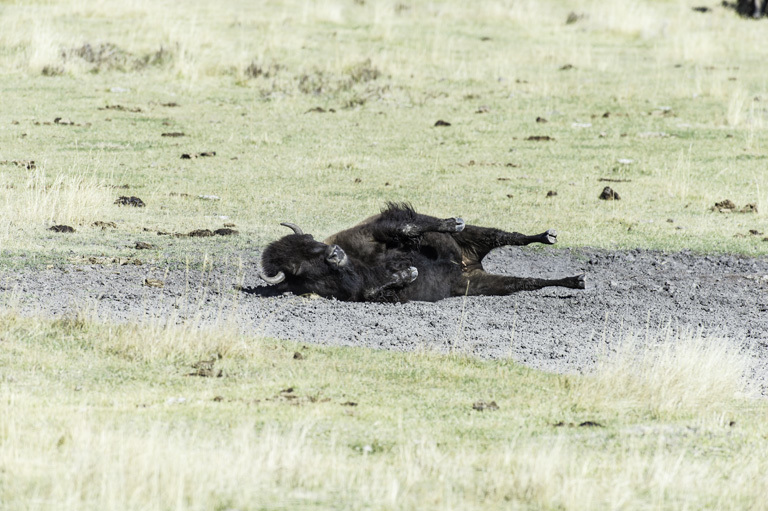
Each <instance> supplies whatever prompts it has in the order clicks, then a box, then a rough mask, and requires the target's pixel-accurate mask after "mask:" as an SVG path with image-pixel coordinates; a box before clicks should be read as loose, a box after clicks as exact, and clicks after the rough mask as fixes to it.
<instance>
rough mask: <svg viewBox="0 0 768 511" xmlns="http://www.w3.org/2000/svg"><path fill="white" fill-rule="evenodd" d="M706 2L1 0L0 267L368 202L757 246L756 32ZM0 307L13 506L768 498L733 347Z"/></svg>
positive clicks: (4, 458) (762, 197)
mask: <svg viewBox="0 0 768 511" xmlns="http://www.w3.org/2000/svg"><path fill="white" fill-rule="evenodd" d="M712 4H713V10H712V11H711V12H708V13H703V14H702V13H698V12H694V11H692V10H691V7H692V6H693V5H698V4H697V3H693V4H692V3H690V2H687V1H682V0H679V1H674V0H669V1H667V0H648V1H643V2H634V3H631V4H629V5H628V4H626V3H621V2H588V1H580V0H579V1H564V2H554V1H544V0H537V1H533V0H521V1H512V0H509V1H500V2H477V3H466V2H459V1H455V0H446V1H440V2H408V1H403V2H388V1H382V2H376V1H373V0H343V1H342V0H338V1H336V0H317V1H311V0H306V1H299V0H296V1H288V2H268V1H263V2H245V1H242V0H240V1H238V0H232V1H226V2H206V1H202V0H199V1H193V2H186V3H178V2H171V1H165V0H155V1H153V2H148V1H143V0H139V1H132V2H117V1H114V0H97V1H87V2H86V1H84V0H61V1H52V0H51V1H43V0H40V1H34V0H31V1H9V0H0V27H2V29H0V264H2V265H4V266H6V267H12V266H14V265H43V264H51V263H56V264H58V263H62V262H71V261H77V260H79V259H80V258H82V257H89V256H98V257H106V258H113V257H139V255H137V252H136V250H135V249H134V248H133V246H134V245H135V242H136V241H149V242H151V243H153V244H156V245H158V246H159V250H158V251H157V252H153V255H151V256H144V255H143V254H142V255H140V257H142V258H146V257H151V258H152V261H151V262H152V263H153V264H158V265H163V264H185V261H188V259H189V257H190V254H192V253H196V254H200V253H205V254H207V255H210V257H211V258H212V259H213V260H215V259H216V258H218V257H226V254H227V253H234V252H237V253H242V252H243V251H245V250H247V249H248V248H249V247H253V246H261V245H263V244H264V243H266V242H268V241H270V240H272V239H274V238H275V237H276V236H278V235H279V234H282V233H283V232H284V228H282V227H280V226H279V225H278V224H279V222H282V221H292V222H295V223H297V224H299V225H301V226H302V227H303V228H304V229H305V230H306V231H308V232H313V233H316V234H317V235H318V237H322V236H324V235H327V234H330V233H332V232H334V231H336V230H338V229H340V228H342V227H346V226H349V225H350V224H351V223H352V222H355V221H357V220H360V219H362V218H364V217H366V216H368V215H369V214H371V213H372V212H375V211H376V210H378V208H380V206H381V205H382V203H383V202H384V201H387V200H407V201H410V202H412V203H413V204H414V206H416V207H417V208H418V209H420V210H422V211H424V212H428V213H432V214H435V215H438V216H451V215H461V216H462V217H463V218H464V219H465V220H467V221H468V222H469V223H477V224H484V225H492V226H496V227H500V228H504V229H507V230H516V231H520V232H541V231H542V230H543V229H545V228H556V229H558V231H559V232H560V236H559V240H560V243H561V244H563V245H564V246H594V247H602V248H634V247H645V248H658V249H667V250H682V249H691V250H694V251H700V252H736V253H743V254H747V255H762V254H766V253H768V241H766V239H768V238H767V236H768V172H767V171H766V162H767V161H768V157H767V154H768V153H767V152H766V151H768V147H766V139H765V134H766V122H767V121H768V110H767V108H768V107H766V106H765V105H766V103H767V102H768V75H766V73H765V70H764V68H765V65H764V64H765V63H764V60H765V59H764V55H763V52H761V51H760V48H762V47H763V46H764V39H765V30H766V25H765V24H766V23H768V22H766V21H753V20H746V19H741V18H739V17H738V16H736V15H735V13H734V12H732V11H729V10H726V9H723V8H721V7H719V3H718V5H717V6H714V4H715V2H713V3H712ZM571 13H573V16H571V17H570V18H571V19H572V20H573V22H572V23H567V20H568V19H569V14H571ZM537 119H539V120H538V121H537ZM438 120H442V121H445V122H447V123H450V126H436V125H435V124H436V122H437V121H438ZM543 121H546V122H543ZM171 133H177V134H178V133H181V134H182V135H181V136H163V134H171ZM530 137H538V138H539V140H531V139H529V138H530ZM543 137H549V140H542V138H543ZM212 152H215V155H210V156H203V155H201V153H212ZM184 154H187V155H190V158H189V159H182V155H184ZM606 185H610V186H611V187H612V188H614V189H615V190H616V191H617V192H618V193H619V194H620V195H621V200H619V201H602V200H599V199H598V195H599V194H600V192H601V191H602V189H603V187H604V186H606ZM549 191H554V192H557V194H556V195H554V196H550V197H548V196H547V195H548V192H549ZM119 196H137V197H139V198H141V199H142V200H143V201H144V203H145V204H146V207H144V208H132V207H125V206H123V207H121V206H118V205H115V200H116V199H117V198H118V197H119ZM725 199H729V200H731V201H732V202H733V203H734V204H735V206H736V209H735V210H734V211H731V212H719V211H712V207H713V206H714V204H715V203H717V202H720V201H723V200H725ZM748 205H752V206H748ZM741 210H744V211H745V212H740V211H741ZM95 222H105V223H107V225H108V227H107V228H102V227H100V226H96V225H94V223H95ZM109 223H113V225H112V224H109ZM55 224H66V225H69V226H71V227H73V228H74V229H75V231H76V232H74V233H71V234H59V233H53V232H51V231H49V230H48V229H49V228H50V227H51V226H53V225H55ZM225 224H226V225H234V228H235V229H237V230H238V231H239V235H238V236H234V237H213V238H205V239H202V240H199V239H194V240H192V239H178V238H174V239H173V240H172V239H171V238H169V237H162V236H158V235H157V232H158V231H162V232H169V233H174V232H182V233H184V232H189V231H191V230H193V229H216V228H220V227H223V226H224V225H225ZM222 254H224V255H222ZM0 312H2V314H0V503H1V504H2V505H0V508H1V509H3V511H4V510H5V509H8V510H17V509H18V510H22V509H24V510H30V509H94V510H95V509H99V510H104V509H221V510H225V509H241V510H245V509H301V508H306V509H325V508H345V509H481V508H482V509H488V508H494V507H500V508H501V507H504V508H512V509H648V508H653V509H692V508H693V509H699V508H712V509H765V508H766V503H765V498H764V495H765V494H766V493H768V477H766V475H765V474H768V452H766V447H765V439H766V437H767V436H768V430H767V429H766V426H765V423H766V420H765V419H766V416H767V414H768V407H767V406H766V404H765V401H764V400H763V399H755V398H753V397H750V396H749V389H748V388H746V387H745V385H746V384H745V382H744V380H743V374H744V372H745V370H746V369H745V368H746V366H747V365H748V361H747V360H744V359H743V358H742V357H741V356H740V355H739V354H738V353H735V352H730V351H728V349H727V342H725V343H724V342H719V341H718V340H714V339H699V338H697V337H696V336H695V335H691V336H689V337H683V338H680V339H673V341H674V342H672V344H673V345H674V346H677V347H678V348H677V349H672V350H669V349H667V348H664V347H663V346H669V342H659V343H657V342H656V341H664V340H665V336H666V335H667V334H666V333H665V332H652V333H650V334H649V335H650V337H648V338H646V337H642V338H639V339H637V342H636V344H632V342H630V341H631V339H629V340H628V341H627V343H628V345H629V346H634V348H632V347H630V348H628V349H627V351H626V352H625V353H621V354H619V356H617V357H616V358H613V359H610V360H606V363H605V365H603V366H601V367H600V368H599V369H598V370H597V372H596V373H595V374H594V375H586V376H584V375H572V376H556V375H548V374H543V373H539V372H534V371H531V370H527V369H524V368H522V367H520V366H518V365H516V364H514V363H512V362H508V361H478V360H474V359H472V358H469V357H465V356H463V355H462V354H460V353H457V354H454V355H450V356H438V355H435V354H431V353H422V354H393V353H382V352H373V351H367V350H362V349H331V348H321V347H316V346H298V345H293V344H290V343H287V342H283V341H277V340H269V339H261V338H253V337H250V338H249V337H243V336H241V335H239V334H235V333H234V331H232V332H230V331H228V330H226V329H225V330H224V331H223V332H222V331H219V332H212V331H208V330H200V329H198V328H197V326H196V325H194V324H190V325H181V326H173V327H160V326H152V325H124V326H119V327H118V326H114V325H108V324H103V323H100V322H99V321H97V320H90V319H89V320H83V319H77V318H73V319H69V320H61V321H50V320H45V319H29V318H21V317H19V316H17V315H16V314H15V312H14V311H13V310H12V308H8V309H6V310H2V311H0ZM666 340H667V341H669V340H668V339H666ZM723 346H726V347H725V348H724V347H723ZM294 353H300V354H302V358H301V359H294V358H293V357H294ZM213 354H221V355H222V356H223V358H222V359H221V360H217V361H216V362H215V363H214V364H213V365H214V367H215V368H216V369H215V371H218V370H219V369H221V370H222V371H223V372H222V377H221V378H216V377H215V375H216V374H214V377H212V378H205V377H198V376H187V375H188V374H189V373H191V372H195V371H196V370H197V369H195V368H193V367H192V365H193V364H195V363H196V362H198V361H201V360H210V359H211V356H212V355H213ZM203 365H204V364H203ZM288 389H293V390H291V391H290V392H289V391H288ZM491 402H495V403H496V406H498V409H494V406H491V405H490V403H491ZM352 403H354V404H352ZM474 404H477V408H481V409H482V410H476V409H474V408H473V405H474ZM589 423H596V424H598V425H592V426H590V425H589ZM582 424H584V425H583V426H581V425H582Z"/></svg>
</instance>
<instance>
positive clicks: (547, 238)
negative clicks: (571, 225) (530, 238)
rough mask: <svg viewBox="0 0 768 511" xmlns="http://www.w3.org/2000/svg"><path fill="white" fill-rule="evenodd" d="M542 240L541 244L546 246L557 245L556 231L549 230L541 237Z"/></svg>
mask: <svg viewBox="0 0 768 511" xmlns="http://www.w3.org/2000/svg"><path fill="white" fill-rule="evenodd" d="M541 236H542V238H543V239H544V240H543V242H542V243H544V244H546V245H554V244H555V243H557V231H556V230H554V229H549V230H548V231H547V232H545V233H544V234H542V235H541Z"/></svg>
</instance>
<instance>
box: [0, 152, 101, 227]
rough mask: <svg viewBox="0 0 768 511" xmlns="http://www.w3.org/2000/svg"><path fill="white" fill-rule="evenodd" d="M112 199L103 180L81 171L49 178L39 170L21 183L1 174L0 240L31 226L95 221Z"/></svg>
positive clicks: (31, 172) (33, 171)
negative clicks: (17, 230)
mask: <svg viewBox="0 0 768 511" xmlns="http://www.w3.org/2000/svg"><path fill="white" fill-rule="evenodd" d="M17 183H18V184H17ZM111 196H112V192H111V190H110V189H109V188H108V187H107V186H106V185H105V184H104V183H103V182H102V181H101V180H99V179H95V178H93V177H92V176H90V175H88V174H86V173H82V172H80V173H78V172H68V173H61V174H57V175H55V176H54V177H52V178H50V177H49V176H48V174H47V173H46V171H45V170H44V169H43V168H40V167H36V168H34V169H32V170H31V171H30V172H29V173H28V174H27V175H26V176H25V177H24V179H23V180H21V183H19V180H17V179H12V178H11V177H10V176H8V175H6V174H0V240H4V239H8V237H10V236H15V235H16V229H21V228H28V227H30V226H40V227H42V226H45V225H46V224H52V223H63V224H75V225H77V224H81V223H83V222H88V221H93V220H95V219H96V218H97V217H98V215H99V213H101V212H102V211H103V209H104V208H105V207H106V206H107V205H109V204H111V200H110V199H111Z"/></svg>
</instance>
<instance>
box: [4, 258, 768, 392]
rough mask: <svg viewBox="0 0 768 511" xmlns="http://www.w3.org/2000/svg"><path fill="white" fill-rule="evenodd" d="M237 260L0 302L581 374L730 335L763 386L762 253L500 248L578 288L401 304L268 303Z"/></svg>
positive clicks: (98, 280) (54, 285)
mask: <svg viewBox="0 0 768 511" xmlns="http://www.w3.org/2000/svg"><path fill="white" fill-rule="evenodd" d="M240 256H241V258H242V260H243V265H242V266H241V265H240V264H239V263H234V262H233V263H231V264H223V263H219V264H214V265H213V269H212V270H209V269H206V271H205V272H200V271H195V270H192V269H190V268H189V267H179V268H173V267H170V268H169V267H168V265H164V266H153V265H150V264H144V265H142V266H136V265H98V264H92V265H88V264H82V263H81V264H67V265H61V266H57V267H53V268H42V269H41V268H22V269H20V270H19V269H16V270H8V269H0V301H8V302H12V303H14V307H15V309H16V310H18V311H19V312H20V313H22V314H25V315H34V316H45V317H66V316H68V315H72V316H74V315H76V314H77V313H78V312H81V311H83V310H84V308H85V309H87V310H88V311H89V313H92V314H93V315H94V317H98V318H100V319H101V320H104V321H116V322H126V321H131V322H134V321H137V322H138V321H165V320H167V318H169V317H175V318H179V321H184V320H186V319H192V320H195V321H199V323H200V324H201V325H212V324H216V323H217V322H220V321H221V318H222V317H223V318H229V319H228V320H229V321H231V323H232V324H233V325H234V326H236V327H237V328H240V329H241V330H243V331H244V332H246V333H248V334H253V335H265V336H269V337H277V338H282V339H291V340H295V341H300V342H304V343H317V344H328V345H342V346H365V347H369V348H377V349H388V350H398V351H406V350H421V349H433V350H437V351H442V352H449V351H459V352H461V353H466V354H470V355H474V356H479V357H484V358H512V359H514V360H517V361H519V362H521V363H523V364H525V365H528V366H531V367H536V368H539V369H543V370H547V371H553V372H578V371H585V370H588V369H589V368H590V367H591V366H592V365H593V364H594V363H595V361H596V360H597V358H598V357H600V356H602V355H605V354H610V353H611V352H612V351H613V350H615V349H616V348H617V345H618V343H619V342H620V341H621V340H622V339H625V338H626V336H627V335H629V334H634V335H635V336H636V337H638V338H640V339H645V336H646V335H650V336H651V337H653V336H654V335H658V334H659V333H660V332H665V331H667V330H671V331H672V332H691V333H693V334H696V333H699V332H700V333H701V334H702V335H705V336H722V337H724V338H728V339H729V340H730V342H734V343H736V344H737V345H738V346H740V347H741V348H742V349H743V350H745V351H746V352H748V353H749V355H750V357H751V358H752V359H753V360H754V363H755V365H754V369H753V372H752V377H753V378H754V379H755V381H756V382H758V384H759V385H760V386H761V388H762V390H763V392H766V391H768V380H767V379H766V375H768V257H765V256H764V257H759V258H751V257H744V256H735V255H704V256H702V255H696V254H692V253H688V252H677V253H664V252H656V251H646V250H630V251H618V252H609V251H603V250H593V249H588V248H585V249H570V250H569V249H563V250H556V249H555V250H553V249H546V250H544V249H540V248H530V247H527V248H517V247H505V248H502V249H498V250H496V251H494V252H493V253H492V254H491V255H490V256H488V257H487V258H486V260H485V266H486V268H487V270H488V271H490V272H493V273H499V274H514V275H520V276H527V275H538V276H543V277H557V276H563V275H571V274H575V273H580V272H584V273H586V275H587V289H586V290H584V291H581V290H578V291H575V290H569V289H564V288H546V289H542V290H539V291H533V292H521V293H517V294H515V295H511V296H502V297H493V296H487V297H486V296H481V297H469V298H449V299H446V300H442V301H440V302H437V303H423V302H412V303H406V304H402V305H391V304H380V303H346V302H338V301H335V300H326V299H320V298H315V299H313V298H311V297H298V296H292V295H290V296H274V295H273V294H272V293H270V291H269V288H268V287H265V286H264V283H263V282H261V281H260V280H259V279H258V277H257V276H256V274H257V264H258V257H259V254H258V252H257V251H254V252H250V253H243V254H240ZM202 257H203V256H199V258H201V260H202ZM228 259H229V260H232V261H234V260H238V259H239V258H238V257H229V258H228ZM193 267H194V265H193ZM209 268H210V267H209ZM148 282H149V283H150V284H148ZM154 282H160V283H162V287H153V285H152V283H154ZM225 321H227V320H225ZM649 342H650V341H649Z"/></svg>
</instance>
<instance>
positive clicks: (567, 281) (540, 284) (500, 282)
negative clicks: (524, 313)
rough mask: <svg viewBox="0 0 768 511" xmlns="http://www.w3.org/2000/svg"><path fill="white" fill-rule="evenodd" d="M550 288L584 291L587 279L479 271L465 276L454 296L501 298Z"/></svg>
mask: <svg viewBox="0 0 768 511" xmlns="http://www.w3.org/2000/svg"><path fill="white" fill-rule="evenodd" d="M550 286H556V287H567V288H570V289H584V288H585V287H586V279H585V277H584V275H583V274H581V275H576V276H574V277H565V278H562V279H537V278H529V277H508V276H505V275H491V274H489V273H485V272H480V271H477V272H473V273H472V274H470V275H464V276H463V277H462V279H461V281H460V283H459V284H458V286H457V287H456V288H455V289H454V290H453V295H454V296H461V295H465V294H466V295H471V296H476V295H493V296H499V295H509V294H512V293H516V292H518V291H535V290H537V289H541V288H544V287H550Z"/></svg>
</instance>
